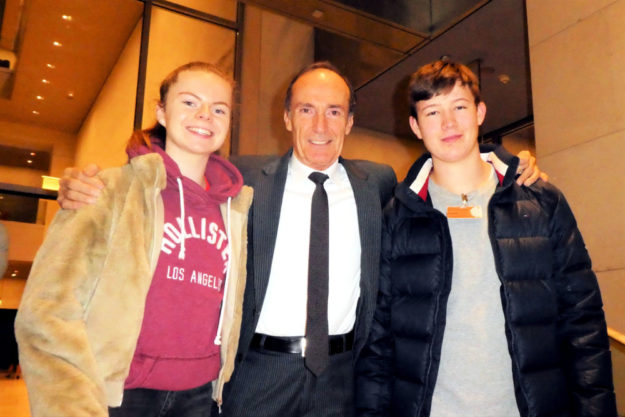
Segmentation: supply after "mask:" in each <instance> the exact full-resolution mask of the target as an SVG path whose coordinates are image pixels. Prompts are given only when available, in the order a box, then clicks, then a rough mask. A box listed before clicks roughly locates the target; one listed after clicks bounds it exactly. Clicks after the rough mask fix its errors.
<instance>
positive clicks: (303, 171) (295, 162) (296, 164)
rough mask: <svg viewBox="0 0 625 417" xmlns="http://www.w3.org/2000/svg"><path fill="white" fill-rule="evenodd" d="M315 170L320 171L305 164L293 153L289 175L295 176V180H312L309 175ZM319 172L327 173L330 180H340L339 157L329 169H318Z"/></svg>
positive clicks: (334, 181)
mask: <svg viewBox="0 0 625 417" xmlns="http://www.w3.org/2000/svg"><path fill="white" fill-rule="evenodd" d="M315 171H318V170H316V169H312V168H311V167H309V166H308V165H304V164H303V163H302V162H301V161H300V160H299V159H297V157H296V156H295V154H293V155H291V160H290V161H289V168H288V173H289V175H291V176H292V177H293V179H294V180H295V181H298V182H300V181H302V182H311V181H310V179H308V176H309V175H310V174H311V173H313V172H315ZM318 172H323V173H324V174H326V175H327V176H328V177H329V179H328V181H330V182H333V183H336V182H338V181H339V178H340V177H339V175H340V172H339V161H338V159H337V160H336V161H334V163H333V164H332V165H330V166H329V167H328V168H327V169H324V170H323V171H318Z"/></svg>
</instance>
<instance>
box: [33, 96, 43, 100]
mask: <svg viewBox="0 0 625 417" xmlns="http://www.w3.org/2000/svg"><path fill="white" fill-rule="evenodd" d="M35 98H36V99H37V100H43V96H37V97H35Z"/></svg>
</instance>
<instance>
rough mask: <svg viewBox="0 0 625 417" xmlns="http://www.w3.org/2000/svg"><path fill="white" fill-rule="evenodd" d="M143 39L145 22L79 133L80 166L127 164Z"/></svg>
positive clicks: (112, 72)
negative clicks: (127, 146)
mask: <svg viewBox="0 0 625 417" xmlns="http://www.w3.org/2000/svg"><path fill="white" fill-rule="evenodd" d="M140 40H141V21H139V23H137V26H136V27H135V29H134V30H133V32H132V34H131V35H130V37H129V38H128V42H127V43H126V46H125V47H124V50H123V51H122V53H121V54H120V56H119V58H118V60H117V62H116V63H115V66H114V67H113V70H112V71H111V73H110V75H109V76H108V78H107V79H106V82H105V83H104V85H103V86H102V90H100V94H98V97H97V99H96V100H95V102H94V104H93V106H92V107H91V110H90V111H89V114H88V115H87V117H86V119H85V122H84V123H83V125H82V126H81V128H80V131H79V132H78V139H77V149H76V166H79V167H82V166H84V165H86V164H88V163H96V164H98V165H100V166H101V167H103V168H107V167H114V166H119V165H122V164H123V163H125V162H126V152H125V148H126V141H128V138H129V137H130V133H131V132H132V128H133V120H134V111H135V96H136V91H137V78H138V75H137V74H138V72H137V71H138V68H139V45H140Z"/></svg>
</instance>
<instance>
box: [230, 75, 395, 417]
mask: <svg viewBox="0 0 625 417" xmlns="http://www.w3.org/2000/svg"><path fill="white" fill-rule="evenodd" d="M353 110H354V93H353V90H352V88H351V85H350V83H349V81H348V80H347V79H346V78H345V77H344V76H343V75H341V74H340V73H339V71H338V70H337V69H336V68H334V67H333V66H332V65H330V64H328V63H316V64H313V65H311V66H308V67H306V68H304V69H303V70H302V71H301V72H300V73H299V74H298V75H297V76H296V77H295V78H294V79H293V81H292V82H291V85H290V86H289V89H288V91H287V95H286V100H285V109H284V122H285V125H286V128H287V129H288V130H289V131H291V132H292V134H293V149H292V150H290V151H289V152H287V153H286V154H285V155H283V156H282V157H280V158H277V157H274V158H266V157H265V158H261V159H259V157H240V158H237V159H235V160H234V161H235V163H236V164H237V167H238V168H239V169H240V170H241V172H242V173H243V176H244V178H245V182H246V183H247V184H249V185H251V186H252V187H253V188H254V202H253V205H252V209H251V212H250V222H249V224H250V226H251V230H250V232H249V237H248V238H249V248H250V249H249V251H248V253H249V256H248V278H247V288H246V294H245V301H244V311H243V327H242V330H241V339H240V343H239V352H238V353H239V354H238V357H237V364H236V366H235V369H236V370H235V375H233V378H232V381H231V382H230V383H229V384H228V385H227V386H226V392H225V396H224V398H225V401H224V405H223V413H224V415H225V416H305V415H311V416H345V415H351V414H352V407H353V395H352V391H353V385H352V380H353V363H354V360H355V358H356V357H357V355H358V352H359V351H360V349H361V348H362V347H363V344H364V342H365V340H366V335H367V334H368V332H369V325H370V323H371V320H372V315H373V310H374V307H375V297H376V294H377V281H378V264H379V253H380V230H381V218H382V215H381V212H382V207H383V206H384V204H385V203H386V202H387V200H388V198H389V197H390V194H391V191H392V189H393V187H394V186H395V184H396V178H395V174H394V173H393V171H392V169H391V168H390V167H388V166H386V165H380V164H375V163H372V162H368V161H356V160H346V159H343V158H341V157H340V153H341V150H342V146H343V140H344V137H345V135H347V134H349V132H350V129H351V127H352V124H353ZM262 159H264V160H262ZM261 161H262V162H261ZM313 171H320V172H323V173H325V174H327V175H328V176H329V179H328V180H327V181H326V183H325V184H324V187H325V190H326V192H327V195H328V205H329V224H330V229H329V295H328V331H329V335H330V337H329V339H330V340H329V345H330V346H329V354H330V355H329V363H328V365H327V366H326V367H325V369H324V370H323V371H322V372H320V373H319V374H318V375H314V373H313V372H311V371H310V370H309V369H308V368H307V366H306V363H305V358H304V357H303V355H302V349H301V346H302V343H303V340H302V339H304V337H303V336H304V335H305V334H306V306H307V294H306V283H307V279H308V274H307V269H308V257H309V239H308V235H309V229H310V207H311V199H312V196H313V192H314V190H315V185H314V183H313V182H312V181H310V180H309V179H308V178H307V177H308V175H309V174H310V173H311V172H313ZM304 354H305V351H304Z"/></svg>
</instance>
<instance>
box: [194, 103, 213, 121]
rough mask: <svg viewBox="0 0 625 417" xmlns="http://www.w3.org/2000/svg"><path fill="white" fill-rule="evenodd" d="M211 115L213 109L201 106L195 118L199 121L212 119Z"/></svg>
mask: <svg viewBox="0 0 625 417" xmlns="http://www.w3.org/2000/svg"><path fill="white" fill-rule="evenodd" d="M210 115H211V109H210V105H208V104H207V103H206V104H201V105H200V106H199V107H198V109H197V112H196V113H195V116H196V117H197V118H199V119H210Z"/></svg>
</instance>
